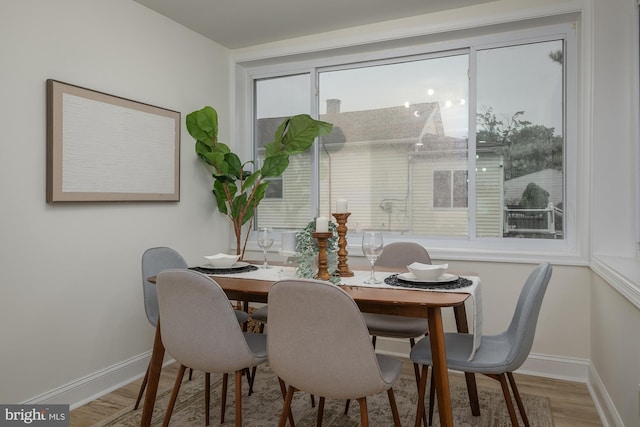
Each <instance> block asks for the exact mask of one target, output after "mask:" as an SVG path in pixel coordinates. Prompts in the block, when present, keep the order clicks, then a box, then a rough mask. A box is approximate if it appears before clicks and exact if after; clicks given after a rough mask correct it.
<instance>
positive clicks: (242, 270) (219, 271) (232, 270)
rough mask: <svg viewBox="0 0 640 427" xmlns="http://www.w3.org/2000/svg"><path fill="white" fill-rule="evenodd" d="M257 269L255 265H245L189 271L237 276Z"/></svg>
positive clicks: (192, 268)
mask: <svg viewBox="0 0 640 427" xmlns="http://www.w3.org/2000/svg"><path fill="white" fill-rule="evenodd" d="M257 269H258V267H256V266H255V265H251V264H249V265H245V266H244V267H240V268H207V267H190V268H189V270H193V271H197V272H198V273H203V274H237V273H246V272H247V271H255V270H257Z"/></svg>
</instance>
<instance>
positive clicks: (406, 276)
mask: <svg viewBox="0 0 640 427" xmlns="http://www.w3.org/2000/svg"><path fill="white" fill-rule="evenodd" d="M398 279H400V280H404V281H406V282H414V283H449V282H453V281H454V280H458V279H459V277H458V276H456V275H455V274H449V273H444V274H443V275H442V276H440V277H438V278H437V279H436V280H423V279H418V278H417V277H416V276H414V275H413V274H411V273H400V274H398Z"/></svg>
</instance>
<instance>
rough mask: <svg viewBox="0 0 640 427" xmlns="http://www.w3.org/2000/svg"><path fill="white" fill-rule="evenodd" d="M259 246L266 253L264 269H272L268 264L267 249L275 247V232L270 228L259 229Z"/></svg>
mask: <svg viewBox="0 0 640 427" xmlns="http://www.w3.org/2000/svg"><path fill="white" fill-rule="evenodd" d="M257 241H258V246H260V247H261V248H262V250H263V251H264V265H263V266H262V268H270V267H269V265H268V264H267V249H269V248H270V247H271V245H273V231H271V229H270V228H267V227H262V228H260V229H258V238H257Z"/></svg>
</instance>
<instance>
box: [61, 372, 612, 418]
mask: <svg viewBox="0 0 640 427" xmlns="http://www.w3.org/2000/svg"><path fill="white" fill-rule="evenodd" d="M177 368H178V367H177V366H176V365H175V364H173V365H171V366H167V367H165V368H164V369H163V370H162V375H161V377H160V386H159V390H162V389H170V388H171V387H173V382H174V380H175V375H176V373H177ZM407 372H412V368H411V367H410V365H409V366H407ZM514 376H515V378H516V383H517V384H518V389H519V390H520V392H521V393H527V394H533V395H538V396H547V397H549V399H550V401H551V410H552V412H553V421H554V424H555V427H595V426H602V423H601V422H600V419H599V417H598V413H597V412H596V408H595V406H594V404H593V400H592V399H591V396H590V395H589V391H588V390H587V386H586V385H585V384H582V383H576V382H570V381H561V380H553V379H548V378H541V377H535V376H530V375H520V374H515V375H514ZM476 377H477V381H478V385H479V386H483V387H492V388H496V389H499V384H498V382H497V381H494V380H492V379H490V378H487V377H485V376H482V375H477V376H476ZM449 378H450V381H451V382H454V381H457V382H464V377H463V376H462V375H459V374H455V373H452V374H450V377H449ZM141 382H142V380H141V379H140V380H137V381H134V382H132V383H130V384H128V385H126V386H124V387H122V388H120V389H118V390H116V391H114V392H112V393H109V394H107V395H105V396H102V397H101V398H99V399H96V400H94V401H92V402H90V403H88V404H86V405H84V406H81V407H79V408H77V409H75V410H73V411H71V414H70V425H71V427H84V426H91V425H92V424H94V423H96V422H98V421H100V420H102V419H105V418H107V417H108V416H110V415H112V414H114V413H115V412H117V411H119V410H121V409H123V408H125V407H127V406H131V405H133V404H134V403H135V401H136V396H137V395H138V390H139V388H140V384H141ZM141 406H142V403H141Z"/></svg>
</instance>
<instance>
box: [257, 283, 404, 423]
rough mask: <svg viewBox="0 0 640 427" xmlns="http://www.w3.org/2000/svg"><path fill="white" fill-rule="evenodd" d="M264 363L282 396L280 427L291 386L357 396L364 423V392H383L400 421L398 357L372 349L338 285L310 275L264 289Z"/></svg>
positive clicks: (327, 394)
mask: <svg viewBox="0 0 640 427" xmlns="http://www.w3.org/2000/svg"><path fill="white" fill-rule="evenodd" d="M267 336H268V339H267V349H268V354H269V364H270V366H271V369H272V370H273V372H274V373H275V374H276V375H278V377H279V379H280V381H281V385H282V384H283V383H284V384H287V385H288V389H287V395H286V398H285V404H284V406H283V409H282V413H281V416H280V424H279V425H280V426H284V424H285V422H286V420H287V418H288V417H290V416H291V415H290V411H291V400H292V398H293V394H294V392H295V391H296V390H301V391H304V392H307V393H310V394H314V395H317V396H320V402H319V405H318V421H317V425H321V423H322V415H323V411H322V410H323V406H324V399H325V398H332V399H357V400H358V402H359V404H360V419H361V425H362V426H367V425H368V410H367V399H366V398H367V396H370V395H373V394H377V393H380V392H383V391H387V395H388V397H389V402H390V404H391V411H392V414H393V420H394V424H395V425H396V426H399V425H400V419H399V415H398V411H397V408H396V403H395V397H394V394H393V385H394V383H395V382H396V380H397V379H398V377H399V375H400V370H401V368H402V362H401V361H400V360H398V359H396V358H393V357H389V356H386V355H380V354H376V353H375V351H374V348H373V345H372V344H371V340H370V339H369V331H368V330H367V326H366V325H365V323H364V320H363V318H362V314H361V313H360V309H359V308H358V306H357V305H356V303H355V301H354V300H353V299H352V298H351V297H350V296H349V295H348V294H347V293H346V292H345V291H344V290H342V289H340V288H339V287H337V286H335V285H332V284H331V283H328V282H322V281H315V280H303V279H300V280H282V281H279V282H276V283H274V284H273V286H272V287H271V290H270V291H269V333H268V334H267Z"/></svg>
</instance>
